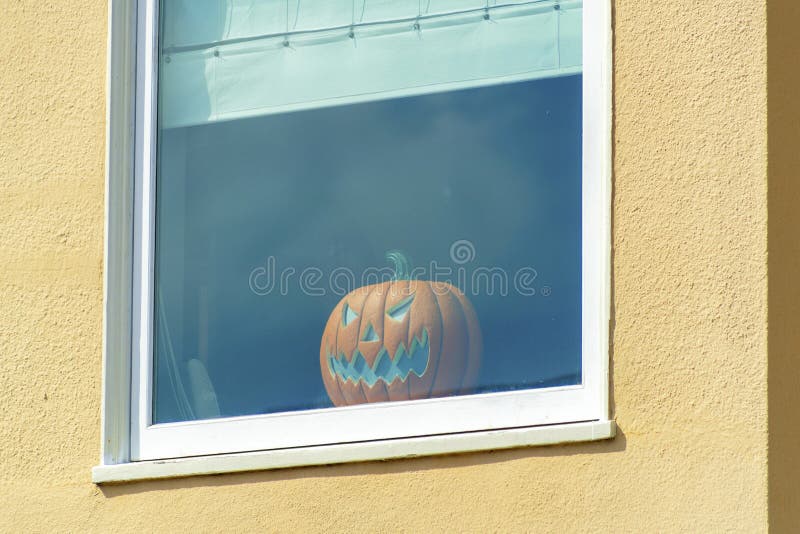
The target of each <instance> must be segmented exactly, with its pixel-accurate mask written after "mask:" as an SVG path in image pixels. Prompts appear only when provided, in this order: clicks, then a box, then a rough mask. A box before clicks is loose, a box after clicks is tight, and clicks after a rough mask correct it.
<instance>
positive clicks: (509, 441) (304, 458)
mask: <svg viewBox="0 0 800 534" xmlns="http://www.w3.org/2000/svg"><path fill="white" fill-rule="evenodd" d="M615 433H616V425H615V424H614V421H590V422H584V423H570V424H562V425H551V426H538V427H529V428H515V429H506V430H492V431H486V432H470V433H465V434H448V435H442V436H425V437H418V438H406V439H395V440H386V441H371V442H364V443H348V444H341V445H325V446H317V447H302V448H296V449H282V450H273V451H259V452H249V453H239V454H224V455H216V456H200V457H192V458H175V459H169V460H151V461H146V462H131V463H125V464H117V465H99V466H97V467H95V468H93V469H92V481H93V482H94V483H95V484H106V483H113V482H116V483H120V482H132V481H137V480H151V479H160V478H175V477H186V476H192V475H212V474H220V473H237V472H242V471H257V470H262V469H283V468H287V467H299V466H307V465H326V464H341V463H348V462H364V461H370V460H389V459H393V458H412V457H416V456H432V455H436V454H452V453H462V452H474V451H482V450H497V449H511V448H515V447H524V446H533V445H556V444H559V443H576V442H580V441H594V440H603V439H610V438H613V437H614V435H615Z"/></svg>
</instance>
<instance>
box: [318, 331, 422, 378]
mask: <svg viewBox="0 0 800 534" xmlns="http://www.w3.org/2000/svg"><path fill="white" fill-rule="evenodd" d="M430 353H431V351H430V344H429V340H428V331H427V330H425V329H423V330H422V338H419V337H417V336H414V339H413V340H412V341H411V347H409V349H408V350H406V347H405V345H403V343H400V345H398V347H397V351H396V352H395V355H394V357H392V356H390V355H389V352H388V351H387V350H386V348H385V347H381V350H380V352H379V353H378V357H377V358H375V364H374V365H373V366H372V367H370V366H369V365H368V364H367V360H366V359H365V358H364V356H363V355H362V354H361V352H359V351H358V349H356V350H355V351H353V355H352V358H350V361H347V358H346V356H345V354H344V353H343V352H342V353H340V354H339V355H338V356H337V355H334V354H328V371H330V373H331V376H332V377H339V378H340V379H341V380H342V382H347V381H348V380H350V381H351V382H353V383H354V384H357V383H358V382H364V383H365V384H367V385H368V386H369V387H372V386H374V385H375V384H376V383H377V382H378V380H383V382H384V383H386V384H391V383H392V382H394V381H395V380H397V379H398V378H399V379H400V381H401V382H405V381H406V379H408V375H410V374H411V373H414V374H415V375H417V376H422V375H423V374H424V373H425V371H426V369H427V368H428V361H429V360H430Z"/></svg>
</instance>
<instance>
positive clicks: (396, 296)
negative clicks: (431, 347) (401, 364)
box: [382, 280, 417, 401]
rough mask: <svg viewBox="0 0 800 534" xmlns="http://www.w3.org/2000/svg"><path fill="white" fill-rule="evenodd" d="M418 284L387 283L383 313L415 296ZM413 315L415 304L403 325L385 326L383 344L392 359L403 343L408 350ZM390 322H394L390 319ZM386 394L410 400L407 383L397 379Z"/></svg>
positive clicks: (387, 386)
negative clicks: (409, 329) (410, 296)
mask: <svg viewBox="0 0 800 534" xmlns="http://www.w3.org/2000/svg"><path fill="white" fill-rule="evenodd" d="M416 284H417V282H415V281H411V280H397V281H393V282H386V287H387V290H388V294H387V296H386V303H385V306H384V311H383V312H382V313H386V310H388V309H391V308H392V307H393V306H396V305H397V304H399V303H400V302H401V301H402V300H403V299H405V298H407V297H408V296H409V295H412V294H415V286H416ZM415 298H416V297H415ZM412 313H413V304H412V307H411V310H410V311H409V313H408V314H406V315H405V316H404V317H403V320H402V323H401V324H397V323H396V322H394V323H392V324H391V327H389V324H385V325H384V328H383V332H384V335H383V338H384V339H383V343H384V346H385V347H386V350H387V351H388V352H389V355H390V356H391V357H392V358H396V357H397V351H398V350H399V347H400V344H401V343H402V344H403V346H404V348H405V350H406V351H407V350H408V328H409V324H410V323H411V314H412ZM384 320H386V319H384ZM388 321H393V320H392V319H389V320H388ZM386 394H387V396H388V398H389V400H393V401H396V400H408V387H406V384H405V382H402V381H400V380H399V379H396V380H393V381H392V382H391V383H390V384H387V385H386Z"/></svg>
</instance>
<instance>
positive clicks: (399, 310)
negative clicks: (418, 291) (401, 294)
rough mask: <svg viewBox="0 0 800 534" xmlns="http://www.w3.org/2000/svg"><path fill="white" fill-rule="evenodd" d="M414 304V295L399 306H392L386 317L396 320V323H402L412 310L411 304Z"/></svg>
mask: <svg viewBox="0 0 800 534" xmlns="http://www.w3.org/2000/svg"><path fill="white" fill-rule="evenodd" d="M412 302H414V295H411V296H410V297H406V298H404V299H403V300H402V301H400V302H399V303H398V304H395V305H394V306H392V307H391V308H390V309H389V311H387V312H386V315H388V316H389V317H391V318H392V319H394V320H395V321H402V320H403V318H404V317H405V316H406V314H407V313H408V310H410V309H411V303H412Z"/></svg>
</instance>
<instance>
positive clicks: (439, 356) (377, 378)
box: [319, 252, 483, 406]
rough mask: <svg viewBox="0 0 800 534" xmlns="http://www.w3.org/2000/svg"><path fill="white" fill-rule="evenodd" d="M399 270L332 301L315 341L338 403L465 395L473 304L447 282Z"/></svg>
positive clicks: (475, 336) (399, 265) (479, 346)
mask: <svg viewBox="0 0 800 534" xmlns="http://www.w3.org/2000/svg"><path fill="white" fill-rule="evenodd" d="M388 257H389V258H390V259H391V260H392V261H394V262H395V265H396V271H397V275H396V276H395V278H394V279H393V280H391V281H389V282H385V283H382V284H374V285H370V286H365V287H360V288H358V289H356V290H354V291H352V292H351V293H349V294H348V295H346V296H345V297H344V298H343V299H342V300H341V301H340V302H339V304H337V305H336V307H335V308H334V310H333V312H332V313H331V315H330V317H329V318H328V324H327V325H326V326H325V331H324V333H323V334H322V344H321V346H320V354H319V361H320V368H321V371H322V381H323V382H324V383H325V389H326V390H327V392H328V396H329V397H330V399H331V401H332V402H333V404H334V405H336V406H347V405H351V404H360V403H365V402H385V401H399V400H410V399H422V398H428V397H438V396H446V395H459V394H465V393H468V392H469V391H470V389H471V388H472V387H474V385H475V381H476V379H477V374H478V368H479V367H480V361H481V352H482V350H483V342H482V338H481V330H480V325H479V324H478V317H477V315H476V314H475V310H474V309H473V308H472V304H470V302H469V300H467V297H466V296H464V294H463V293H461V291H459V290H458V289H457V288H455V287H453V286H452V285H450V284H448V283H443V282H429V281H422V280H410V279H408V278H407V275H406V273H407V272H408V271H407V267H408V264H407V261H406V260H405V257H404V256H402V255H401V254H399V253H396V252H395V253H390V254H389V255H388Z"/></svg>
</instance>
